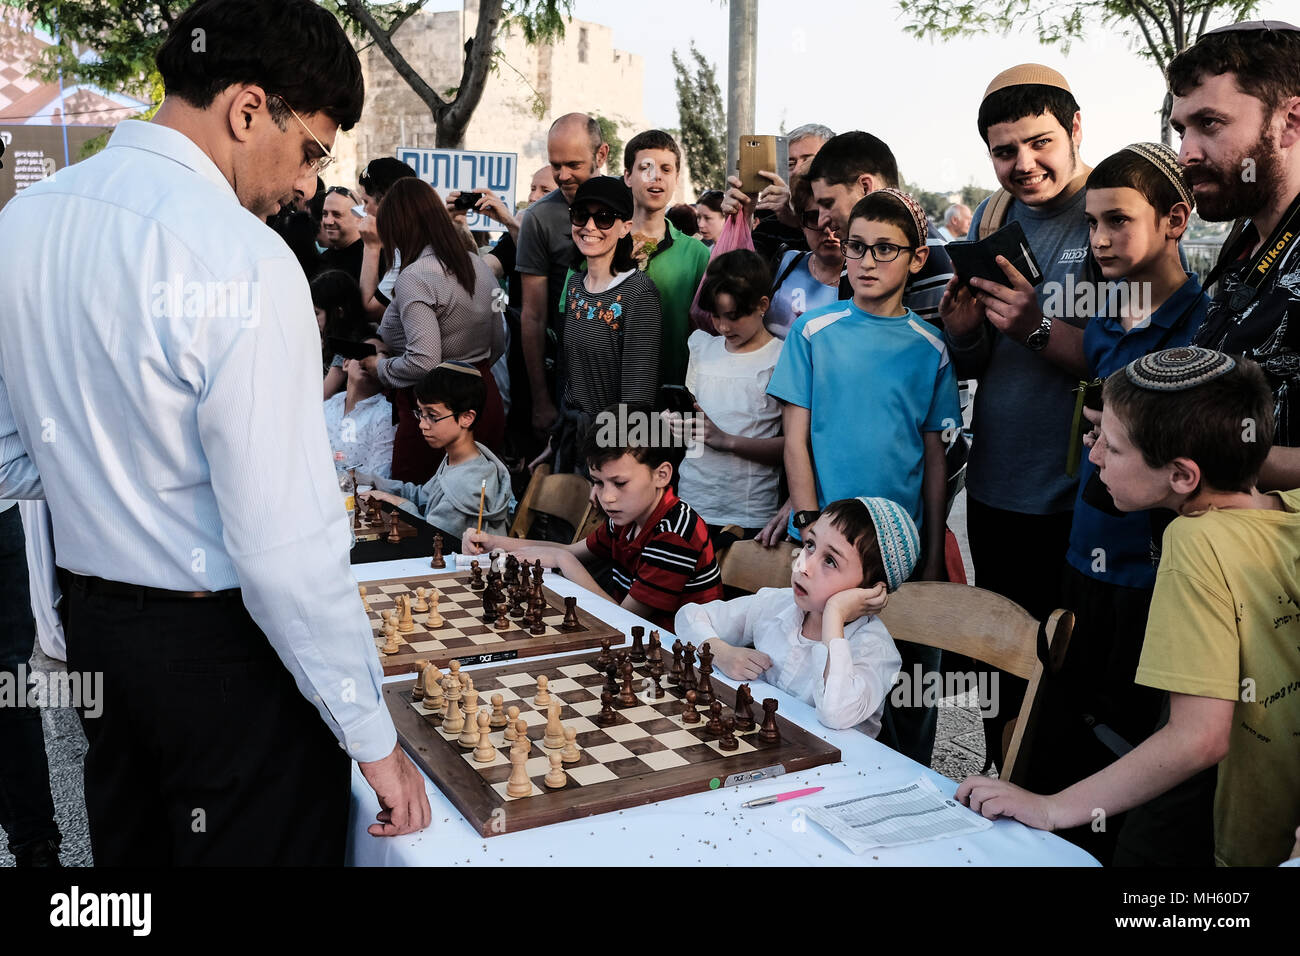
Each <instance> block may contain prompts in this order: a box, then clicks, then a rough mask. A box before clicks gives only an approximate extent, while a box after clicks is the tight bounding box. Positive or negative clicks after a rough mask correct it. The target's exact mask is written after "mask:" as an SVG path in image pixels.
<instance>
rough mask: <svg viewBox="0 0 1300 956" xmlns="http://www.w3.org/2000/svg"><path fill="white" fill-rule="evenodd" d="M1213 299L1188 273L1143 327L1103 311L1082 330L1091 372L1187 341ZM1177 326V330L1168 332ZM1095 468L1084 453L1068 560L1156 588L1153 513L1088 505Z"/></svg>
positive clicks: (1113, 578)
mask: <svg viewBox="0 0 1300 956" xmlns="http://www.w3.org/2000/svg"><path fill="white" fill-rule="evenodd" d="M1209 302H1210V299H1209V296H1207V295H1206V294H1205V293H1204V292H1203V291H1202V290H1201V283H1200V281H1199V280H1198V279H1197V278H1196V276H1194V275H1188V277H1187V281H1186V282H1184V283H1183V284H1182V285H1181V286H1180V287H1179V288H1178V290H1177V291H1176V292H1174V294H1173V295H1171V296H1170V297H1169V298H1168V299H1167V300H1166V301H1165V303H1164V304H1163V305H1162V306H1160V308H1158V309H1156V310H1155V312H1153V313H1152V314H1151V318H1150V320H1149V321H1148V322H1147V324H1146V325H1144V326H1141V327H1139V328H1134V329H1131V330H1130V331H1128V332H1125V331H1124V326H1123V324H1122V323H1121V322H1120V320H1119V319H1115V318H1111V317H1109V316H1105V315H1098V316H1095V317H1093V319H1092V321H1090V322H1089V323H1088V325H1087V328H1085V329H1084V332H1083V354H1084V359H1085V360H1086V361H1087V363H1088V374H1089V376H1090V377H1091V378H1101V379H1105V378H1106V376H1108V375H1110V374H1111V373H1112V372H1117V371H1119V370H1120V369H1122V368H1123V367H1124V366H1125V365H1127V364H1128V363H1129V362H1131V361H1133V360H1134V359H1138V358H1141V357H1142V356H1143V355H1146V354H1147V353H1148V352H1154V351H1155V350H1156V349H1157V347H1159V348H1169V349H1171V348H1175V347H1176V346H1179V345H1187V344H1188V343H1189V342H1191V341H1192V336H1193V335H1194V334H1195V333H1196V330H1197V329H1198V328H1200V327H1201V322H1202V321H1203V320H1204V319H1205V309H1206V306H1207V305H1209ZM1175 324H1177V328H1174V329H1173V332H1172V333H1170V329H1171V328H1173V327H1174V326H1175ZM1166 336H1168V337H1167V338H1166ZM1162 341H1163V344H1162ZM1096 472H1097V466H1096V465H1094V464H1093V463H1092V462H1091V461H1089V460H1088V458H1087V456H1086V455H1085V457H1084V459H1083V463H1082V465H1081V466H1080V468H1079V490H1078V493H1077V494H1076V496H1075V500H1074V521H1073V523H1072V524H1071V525H1070V547H1069V549H1068V550H1067V551H1066V554H1065V559H1066V560H1067V561H1069V562H1070V566H1071V567H1073V568H1074V569H1075V570H1076V571H1078V572H1079V573H1080V574H1086V575H1087V576H1088V577H1090V578H1095V579H1096V580H1098V581H1101V582H1103V583H1106V584H1116V585H1120V586H1121V587H1127V588H1152V587H1155V583H1156V563H1157V562H1156V561H1155V560H1153V555H1152V541H1151V538H1152V524H1151V518H1152V512H1150V511H1131V512H1129V513H1128V514H1126V515H1124V516H1123V517H1121V518H1116V517H1112V516H1111V515H1108V514H1106V513H1105V512H1103V511H1098V510H1097V509H1096V508H1094V507H1092V506H1091V505H1089V504H1087V503H1086V502H1085V501H1084V500H1083V489H1084V488H1085V487H1087V485H1088V481H1089V480H1090V479H1091V478H1092V476H1093V475H1094V474H1096ZM1157 543H1158V542H1157Z"/></svg>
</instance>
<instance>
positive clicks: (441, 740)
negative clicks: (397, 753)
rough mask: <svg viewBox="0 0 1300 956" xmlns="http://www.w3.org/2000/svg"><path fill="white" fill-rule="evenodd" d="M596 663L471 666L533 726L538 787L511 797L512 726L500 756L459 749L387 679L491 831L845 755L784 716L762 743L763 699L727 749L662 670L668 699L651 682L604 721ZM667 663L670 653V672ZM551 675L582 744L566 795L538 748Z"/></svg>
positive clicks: (394, 699)
mask: <svg viewBox="0 0 1300 956" xmlns="http://www.w3.org/2000/svg"><path fill="white" fill-rule="evenodd" d="M594 660H595V655H587V656H583V657H569V658H557V659H555V660H550V661H532V662H527V663H517V664H510V665H502V666H499V667H490V668H484V669H479V670H474V671H466V672H464V673H468V674H469V675H470V676H471V677H472V678H473V679H474V688H475V689H476V690H477V691H478V702H479V707H480V710H482V709H486V710H487V712H488V713H491V710H492V705H491V700H492V695H493V694H500V695H501V696H502V697H503V698H504V704H503V706H504V707H505V708H506V709H508V708H509V707H510V706H512V705H513V706H516V707H518V708H519V716H520V717H521V718H523V719H524V720H525V721H526V722H527V724H528V737H529V740H530V742H531V750H530V752H529V759H528V762H527V764H526V765H525V766H526V769H527V772H528V776H529V779H530V780H531V781H532V784H533V792H532V794H531V795H530V796H527V797H517V798H516V797H507V796H506V782H507V780H508V779H509V777H510V770H511V767H510V761H509V747H510V744H509V743H508V742H506V741H505V739H504V735H505V731H504V729H501V730H495V731H493V732H492V735H491V737H492V743H493V744H494V745H495V746H496V747H497V751H498V752H497V755H496V759H495V760H494V761H493V762H492V763H478V762H476V761H475V760H474V750H473V748H464V747H462V746H461V745H460V744H459V743H458V742H457V740H456V737H455V736H453V735H450V734H447V733H444V732H443V730H442V718H441V717H438V716H436V715H435V713H434V712H433V711H430V710H429V709H427V708H425V707H424V705H423V703H414V702H413V701H412V699H411V689H412V687H413V686H414V684H415V681H400V682H393V683H390V684H385V685H384V699H385V700H386V701H387V703H388V709H389V711H390V712H391V713H392V715H393V722H394V723H395V724H396V726H397V734H398V738H399V739H400V740H401V742H402V746H403V748H404V749H405V750H406V751H407V753H409V754H410V755H411V759H413V760H414V761H415V762H416V763H417V764H419V766H420V767H421V769H423V770H424V772H425V773H427V774H428V775H429V776H430V777H431V778H432V779H433V781H434V782H435V783H436V784H437V785H438V788H439V789H440V790H441V791H442V792H443V793H444V794H445V795H446V796H447V798H448V799H449V800H450V801H451V802H452V803H453V804H454V805H455V807H456V809H458V810H459V811H460V812H461V813H462V814H464V816H465V819H466V820H468V821H469V824H470V826H472V827H474V829H475V830H477V831H478V832H479V833H481V834H482V835H483V836H485V837H489V836H496V835H498V834H500V833H510V832H512V831H515V830H526V829H531V828H532V827H539V826H546V825H548V824H551V823H560V822H562V821H565V820H573V819H576V818H578V817H585V816H591V815H593V814H597V813H608V812H610V811H612V810H623V809H627V808H628V807H636V806H641V805H643V804H647V803H654V802H656V801H659V800H667V799H670V798H672V797H680V796H684V795H685V794H688V793H698V792H700V791H704V790H710V789H716V788H718V787H720V786H727V785H731V784H734V783H737V782H743V781H742V780H741V779H733V775H754V776H750V777H749V779H761V777H762V776H764V775H763V774H762V773H761V771H764V770H766V769H768V768H771V767H774V766H777V765H780V766H782V767H784V769H785V771H786V772H791V773H792V772H794V771H797V770H806V769H808V768H810V767H817V766H821V765H823V764H830V763H837V762H839V760H840V752H839V750H838V749H837V748H835V747H833V746H831V745H830V744H828V743H827V742H826V741H824V740H822V739H821V738H820V737H817V736H815V735H813V734H811V733H808V732H807V731H805V730H802V729H800V728H799V727H797V726H795V725H794V724H793V723H791V722H790V721H788V720H786V719H785V718H783V717H782V716H781V715H780V714H779V713H778V714H777V717H776V721H777V726H778V728H779V730H780V733H781V739H780V740H779V741H777V742H775V743H772V742H767V741H763V740H761V739H759V735H758V729H757V728H758V727H759V726H761V725H762V720H763V709H762V707H761V703H762V702H761V701H759V702H756V703H755V704H754V706H753V714H754V718H755V729H754V730H752V731H748V732H746V733H741V732H740V731H736V737H737V738H738V742H739V747H738V748H737V749H736V750H733V751H724V750H722V749H721V748H720V747H719V746H718V742H717V739H716V738H714V737H712V736H710V735H709V733H708V732H707V730H706V727H705V724H706V721H707V712H706V711H703V709H702V719H701V721H700V722H699V723H697V724H686V723H683V722H682V720H681V716H680V715H681V713H682V711H684V710H685V708H686V705H685V703H684V702H683V699H682V698H683V696H684V695H683V692H682V690H681V688H680V687H677V686H674V685H671V684H669V683H668V682H667V678H666V677H665V678H664V679H663V681H662V683H663V689H664V696H663V697H662V698H659V699H654V698H651V697H649V691H648V689H646V690H642V691H641V692H640V693H638V695H637V696H638V698H639V699H638V701H637V704H636V705H635V706H633V707H627V708H619V707H616V708H615V710H616V713H617V722H616V723H615V724H613V725H611V726H609V727H601V726H599V725H598V724H597V722H596V717H597V715H598V714H599V713H600V708H601V703H600V695H601V691H602V690H603V689H604V685H605V677H604V675H603V674H602V673H599V672H597V670H596V668H595V667H594V666H593V665H592V662H593V661H594ZM670 660H671V655H670V654H668V653H667V651H665V673H666V665H667V663H668V662H669V661H670ZM543 675H544V676H545V677H546V678H547V680H548V681H549V690H550V694H551V698H552V700H553V701H554V702H556V703H560V704H562V705H563V706H562V709H561V711H560V721H561V723H563V724H564V726H565V727H571V728H573V729H575V730H576V731H577V743H578V746H579V747H580V748H581V750H582V758H581V760H579V761H578V762H577V763H572V764H564V769H565V771H566V774H567V777H568V782H567V784H566V786H565V787H564V788H563V789H559V790H552V789H550V788H548V787H547V786H546V785H545V784H544V783H543V778H544V777H545V776H546V774H547V771H548V770H549V769H550V762H549V759H548V757H547V754H549V753H550V751H548V750H546V749H545V748H544V747H543V746H542V738H543V736H544V735H545V730H546V722H547V715H546V713H545V709H544V708H539V707H537V706H535V705H534V704H533V696H534V694H535V693H536V690H537V678H538V677H541V676H543ZM633 686H634V687H637V688H648V687H649V686H650V681H649V678H648V671H647V669H646V666H645V664H636V665H634V672H633ZM713 690H714V695H715V696H716V697H717V698H718V699H719V700H720V701H722V703H723V705H724V710H723V714H724V715H731V714H733V711H732V709H731V708H732V706H733V705H734V703H735V691H733V690H732V689H731V688H730V687H727V686H726V685H724V684H722V683H721V682H720V681H717V680H715V681H713Z"/></svg>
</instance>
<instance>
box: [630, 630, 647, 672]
mask: <svg viewBox="0 0 1300 956" xmlns="http://www.w3.org/2000/svg"><path fill="white" fill-rule="evenodd" d="M644 640H645V628H644V627H642V626H641V625H640V624H633V625H632V652H631V657H632V661H633V662H634V663H636V664H640V663H641V662H642V661H644V660H645V644H644V643H643V642H644Z"/></svg>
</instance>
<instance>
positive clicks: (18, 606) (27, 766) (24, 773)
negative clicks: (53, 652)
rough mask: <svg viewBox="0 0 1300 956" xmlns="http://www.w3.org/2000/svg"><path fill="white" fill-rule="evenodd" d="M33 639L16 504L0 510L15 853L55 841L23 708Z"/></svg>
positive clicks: (1, 660) (3, 803) (1, 616)
mask: <svg viewBox="0 0 1300 956" xmlns="http://www.w3.org/2000/svg"><path fill="white" fill-rule="evenodd" d="M35 643H36V625H35V623H34V622H33V621H32V599H31V592H30V591H29V590H28V582H27V554H26V550H25V541H24V538H23V523H22V518H21V517H19V514H18V508H17V507H16V506H15V507H12V508H10V509H9V510H7V511H3V512H0V681H4V682H5V683H6V684H8V689H9V691H10V692H11V693H13V694H14V695H15V699H14V700H13V701H12V703H13V705H14V706H6V704H7V703H9V702H8V701H0V827H3V828H4V831H5V833H6V834H8V836H9V849H10V850H11V851H12V852H14V853H15V854H17V853H18V851H19V850H21V849H23V848H24V847H26V846H29V845H31V844H35V843H41V842H43V841H45V840H54V841H55V842H58V840H59V828H58V826H57V825H56V824H55V822H54V800H53V799H52V798H51V796H50V768H49V764H48V763H47V761H46V758H45V733H44V731H43V730H42V728H41V711H40V709H39V708H38V707H28V706H26V703H27V700H26V698H27V690H28V686H27V685H28V683H29V682H28V681H26V680H24V681H22V682H19V680H18V676H19V673H20V672H21V673H24V674H26V673H28V671H27V668H28V666H29V665H28V661H29V660H30V658H31V656H32V647H33V646H34V645H35Z"/></svg>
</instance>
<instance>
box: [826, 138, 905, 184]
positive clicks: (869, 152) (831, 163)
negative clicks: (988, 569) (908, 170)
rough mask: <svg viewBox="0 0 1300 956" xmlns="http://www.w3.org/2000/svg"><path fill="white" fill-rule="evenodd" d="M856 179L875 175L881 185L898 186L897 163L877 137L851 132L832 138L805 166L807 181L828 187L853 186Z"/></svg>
mask: <svg viewBox="0 0 1300 956" xmlns="http://www.w3.org/2000/svg"><path fill="white" fill-rule="evenodd" d="M859 176H876V177H878V178H879V179H880V181H881V182H880V185H882V186H893V187H895V188H897V187H898V161H897V160H896V159H894V153H893V151H892V150H891V149H890V148H889V147H888V146H887V145H886V144H885V141H884V140H883V139H881V138H880V137H879V136H872V135H871V134H870V133H864V132H862V130H852V131H850V132H848V133H840V135H839V136H832V137H831V138H830V139H828V140H827V141H826V142H825V143H824V144H823V145H822V148H821V149H819V150H818V151H817V155H816V156H814V157H813V161H812V165H811V166H809V167H808V182H809V183H812V181H813V180H814V179H820V180H823V181H824V182H825V183H826V184H827V185H828V186H844V185H848V184H849V183H856V182H857V181H858V177H859Z"/></svg>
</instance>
